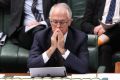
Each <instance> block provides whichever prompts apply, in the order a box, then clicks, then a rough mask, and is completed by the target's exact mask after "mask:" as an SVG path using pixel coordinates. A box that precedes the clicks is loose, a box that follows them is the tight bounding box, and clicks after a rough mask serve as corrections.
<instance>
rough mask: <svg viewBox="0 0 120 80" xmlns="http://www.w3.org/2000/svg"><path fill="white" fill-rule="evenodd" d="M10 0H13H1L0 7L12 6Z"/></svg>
mask: <svg viewBox="0 0 120 80" xmlns="http://www.w3.org/2000/svg"><path fill="white" fill-rule="evenodd" d="M10 1H11V0H0V7H1V8H7V7H8V6H10Z"/></svg>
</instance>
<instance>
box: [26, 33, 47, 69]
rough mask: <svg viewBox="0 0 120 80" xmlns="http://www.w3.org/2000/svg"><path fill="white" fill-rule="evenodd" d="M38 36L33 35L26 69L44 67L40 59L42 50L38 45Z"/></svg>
mask: <svg viewBox="0 0 120 80" xmlns="http://www.w3.org/2000/svg"><path fill="white" fill-rule="evenodd" d="M38 36H39V35H38V34H36V35H35V37H34V41H33V45H32V48H31V50H30V52H29V57H28V68H31V67H43V66H44V65H45V64H44V60H43V57H42V50H41V47H40V45H39V44H40V43H39V39H40V38H39V37H38Z"/></svg>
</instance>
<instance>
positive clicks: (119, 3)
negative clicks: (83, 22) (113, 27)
mask: <svg viewBox="0 0 120 80" xmlns="http://www.w3.org/2000/svg"><path fill="white" fill-rule="evenodd" d="M110 3H111V0H106V3H105V8H104V12H103V16H102V23H104V24H105V21H106V17H107V14H108V12H109V6H110ZM112 21H113V22H112V24H115V23H117V22H120V0H116V6H115V12H114V16H113V19H112Z"/></svg>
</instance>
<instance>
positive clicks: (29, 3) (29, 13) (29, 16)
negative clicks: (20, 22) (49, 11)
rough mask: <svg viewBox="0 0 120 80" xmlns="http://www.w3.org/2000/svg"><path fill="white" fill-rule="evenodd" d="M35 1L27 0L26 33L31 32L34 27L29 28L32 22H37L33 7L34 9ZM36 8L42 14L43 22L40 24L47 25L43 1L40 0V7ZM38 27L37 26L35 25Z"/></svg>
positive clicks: (25, 11) (25, 6)
mask: <svg viewBox="0 0 120 80" xmlns="http://www.w3.org/2000/svg"><path fill="white" fill-rule="evenodd" d="M32 3H33V0H25V5H24V13H25V19H24V26H25V31H28V30H30V29H31V28H32V27H30V26H28V25H29V24H30V23H31V21H36V19H35V17H34V15H33V13H32V10H31V7H32ZM36 8H37V9H38V10H39V13H41V16H42V19H43V21H41V22H40V24H44V25H47V23H46V22H45V21H44V15H43V4H42V0H38V5H37V6H36ZM33 26H36V25H33Z"/></svg>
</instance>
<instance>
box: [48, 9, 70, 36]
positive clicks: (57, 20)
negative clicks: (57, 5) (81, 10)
mask: <svg viewBox="0 0 120 80" xmlns="http://www.w3.org/2000/svg"><path fill="white" fill-rule="evenodd" d="M50 23H51V26H52V31H53V32H54V31H55V30H56V29H60V30H61V32H62V33H63V34H65V33H66V32H67V31H68V27H69V25H70V23H71V20H70V19H69V18H68V15H67V12H66V11H65V10H62V11H60V10H59V9H56V10H54V12H53V13H52V15H51V16H50Z"/></svg>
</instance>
